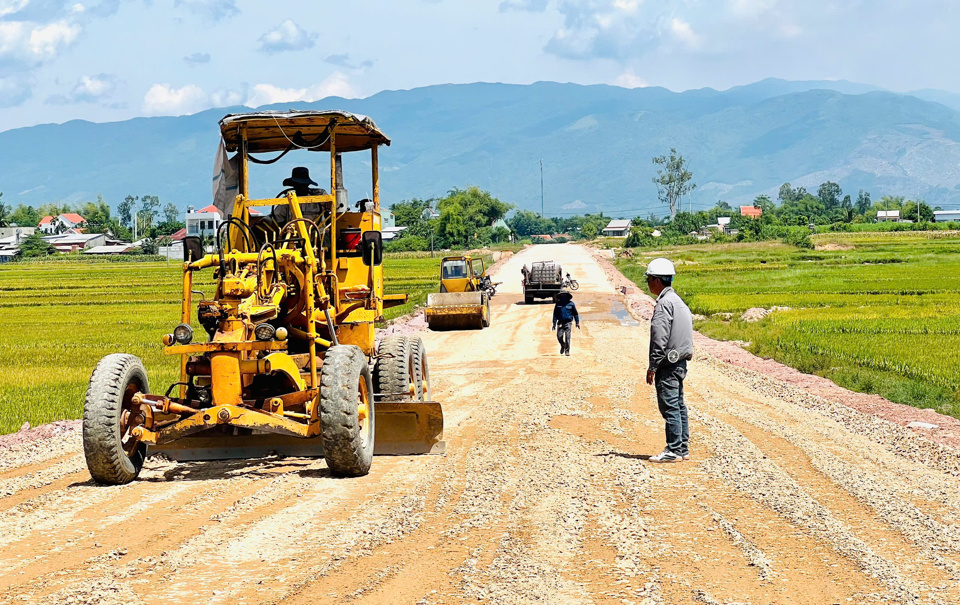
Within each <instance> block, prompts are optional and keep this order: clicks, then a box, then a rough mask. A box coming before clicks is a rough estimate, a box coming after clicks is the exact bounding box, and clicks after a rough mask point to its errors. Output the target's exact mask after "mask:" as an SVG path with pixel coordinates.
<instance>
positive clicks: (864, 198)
mask: <svg viewBox="0 0 960 605" xmlns="http://www.w3.org/2000/svg"><path fill="white" fill-rule="evenodd" d="M870 206H871V203H870V192H869V191H864V190H863V189H861V190H860V193H859V194H858V195H857V203H856V205H855V206H854V210H856V212H857V214H860V215H863V214H866V213H867V210H870Z"/></svg>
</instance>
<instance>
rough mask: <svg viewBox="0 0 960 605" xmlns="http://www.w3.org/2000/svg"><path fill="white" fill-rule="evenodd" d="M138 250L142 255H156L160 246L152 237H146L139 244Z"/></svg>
mask: <svg viewBox="0 0 960 605" xmlns="http://www.w3.org/2000/svg"><path fill="white" fill-rule="evenodd" d="M140 249H141V250H143V253H144V254H157V253H158V252H160V244H159V243H158V242H157V240H155V239H154V238H152V237H148V238H146V239H145V240H143V243H142V244H140Z"/></svg>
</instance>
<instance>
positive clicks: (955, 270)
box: [618, 233, 960, 417]
mask: <svg viewBox="0 0 960 605" xmlns="http://www.w3.org/2000/svg"><path fill="white" fill-rule="evenodd" d="M812 239H813V241H814V243H815V245H816V246H817V249H816V250H800V249H798V248H794V247H791V246H786V245H783V244H779V243H771V242H763V243H756V244H726V245H710V246H682V247H676V248H666V249H664V250H660V251H655V252H647V251H637V252H638V257H636V258H634V259H632V260H620V261H618V266H619V267H620V269H621V271H623V272H624V273H625V274H626V275H627V276H628V277H629V278H630V279H631V280H633V281H634V282H636V283H637V284H640V285H641V286H642V285H643V284H644V280H643V269H644V267H645V265H646V262H647V261H648V260H649V259H650V258H653V257H655V256H666V257H668V258H671V259H672V260H674V262H675V263H676V264H677V270H678V276H677V281H676V289H677V291H678V293H680V295H681V296H682V297H683V298H684V300H686V301H687V303H688V304H689V305H690V308H691V310H692V311H693V312H694V313H697V314H700V315H703V316H705V317H704V319H701V320H698V321H697V329H698V330H700V331H701V332H703V333H704V334H706V335H707V336H710V337H711V338H717V339H722V340H738V341H745V342H747V343H749V344H748V345H747V348H748V349H749V350H750V351H751V352H753V353H755V354H757V355H759V356H762V357H767V358H773V359H776V360H777V361H780V362H781V363H785V364H787V365H790V366H792V367H795V368H797V369H799V370H800V371H803V372H806V373H812V374H817V375H820V376H824V377H826V378H829V379H831V380H833V381H834V382H836V383H837V384H840V385H842V386H845V387H847V388H849V389H851V390H855V391H860V392H866V393H877V394H880V395H882V396H884V397H886V398H887V399H890V400H891V401H896V402H899V403H905V404H908V405H913V406H917V407H924V408H927V407H929V408H934V409H936V410H937V411H939V412H942V413H945V414H949V415H952V416H954V417H960V366H958V364H956V363H955V361H954V360H955V358H956V356H957V353H958V352H960V313H958V311H957V309H958V308H960V306H958V305H960V238H957V237H956V236H955V235H954V236H952V237H951V236H946V237H945V236H944V234H943V233H931V234H925V233H897V234H891V233H844V234H825V235H818V236H815V237H814V238H812ZM753 307H762V308H767V309H769V308H772V307H785V308H786V309H783V310H778V311H776V312H774V313H771V314H770V315H768V316H767V317H766V318H764V319H763V320H761V321H759V322H747V321H743V320H741V319H740V318H739V317H740V315H741V314H742V313H743V312H744V311H746V310H747V309H750V308H753Z"/></svg>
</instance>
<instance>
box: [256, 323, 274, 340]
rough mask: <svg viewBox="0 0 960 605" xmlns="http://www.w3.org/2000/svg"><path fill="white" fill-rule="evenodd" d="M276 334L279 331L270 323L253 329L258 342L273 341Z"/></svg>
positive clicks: (258, 325)
mask: <svg viewBox="0 0 960 605" xmlns="http://www.w3.org/2000/svg"><path fill="white" fill-rule="evenodd" d="M276 333H277V329H276V328H274V327H273V326H272V325H270V324H268V323H262V324H257V327H255V328H254V329H253V335H254V336H255V337H256V338H257V340H273V337H274V335H275V334H276Z"/></svg>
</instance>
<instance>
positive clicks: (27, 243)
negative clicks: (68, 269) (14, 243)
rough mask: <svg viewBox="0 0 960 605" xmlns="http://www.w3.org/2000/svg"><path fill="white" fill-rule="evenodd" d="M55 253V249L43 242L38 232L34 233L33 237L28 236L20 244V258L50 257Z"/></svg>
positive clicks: (41, 235)
mask: <svg viewBox="0 0 960 605" xmlns="http://www.w3.org/2000/svg"><path fill="white" fill-rule="evenodd" d="M56 252H57V249H56V248H54V247H53V246H52V245H50V243H48V242H46V241H44V239H43V234H42V233H40V232H39V231H35V232H34V233H33V235H28V236H27V238H26V239H24V240H23V241H22V242H20V256H22V257H23V258H33V257H38V256H50V255H51V254H55V253H56Z"/></svg>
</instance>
